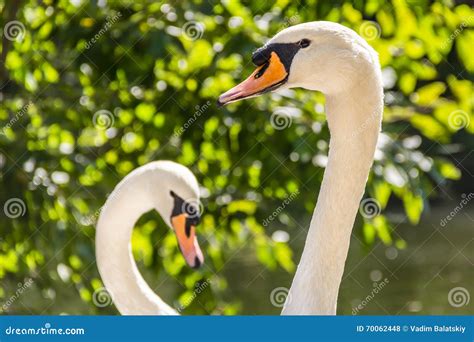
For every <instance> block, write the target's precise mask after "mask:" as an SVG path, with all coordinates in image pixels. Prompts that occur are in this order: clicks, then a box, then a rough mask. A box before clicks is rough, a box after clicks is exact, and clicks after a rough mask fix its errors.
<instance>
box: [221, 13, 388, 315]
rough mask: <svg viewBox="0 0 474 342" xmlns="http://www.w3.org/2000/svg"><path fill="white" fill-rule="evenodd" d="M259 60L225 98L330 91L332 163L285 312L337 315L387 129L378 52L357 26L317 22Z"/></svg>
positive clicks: (275, 43)
mask: <svg viewBox="0 0 474 342" xmlns="http://www.w3.org/2000/svg"><path fill="white" fill-rule="evenodd" d="M252 61H253V63H254V64H255V65H257V69H256V70H255V72H253V73H252V74H251V75H250V77H249V78H247V79H246V80H245V81H243V82H242V83H240V84H239V85H237V86H236V87H234V88H232V89H231V90H229V91H228V92H226V93H224V94H222V95H221V96H220V97H219V100H218V103H219V104H221V105H223V104H226V103H230V102H234V101H237V100H240V99H244V98H249V97H254V96H257V95H260V94H262V93H266V92H268V91H272V90H276V89H285V88H297V87H298V88H304V89H308V90H317V91H321V92H322V93H324V95H325V97H326V113H327V121H328V127H329V131H330V134H331V138H330V142H329V155H328V163H327V166H326V170H325V172H324V177H323V182H322V185H321V190H320V192H319V196H318V200H317V204H316V208H315V209H314V212H313V217H312V219H311V223H310V227H309V230H308V235H307V237H306V243H305V247H304V250H303V254H302V256H301V260H300V262H299V265H298V268H297V271H296V275H295V277H294V279H293V283H292V285H291V288H290V291H289V294H288V296H287V298H286V302H285V305H284V307H283V312H282V314H286V315H298V314H302V315H334V314H336V305H337V294H338V291H339V285H340V283H341V279H342V274H343V272H344V264H345V261H346V258H347V252H348V250H349V241H350V237H351V232H352V226H353V225H354V221H355V218H356V215H357V210H358V207H359V202H360V200H361V198H362V196H363V194H364V189H365V184H366V182H367V178H368V175H369V171H370V168H371V166H372V163H373V159H374V153H375V147H376V143H377V138H378V135H379V132H380V128H381V121H382V112H383V87H382V75H381V71H380V65H379V61H378V56H377V53H376V52H375V51H374V50H373V49H372V48H371V47H370V46H369V44H367V42H366V41H365V40H363V39H362V38H361V37H360V36H359V35H357V34H356V33H355V32H354V31H352V30H350V29H348V28H346V27H344V26H342V25H339V24H336V23H331V22H311V23H305V24H300V25H296V26H293V27H290V28H287V29H285V30H283V31H281V32H280V33H278V34H277V35H276V36H275V37H274V38H272V39H271V40H270V41H268V42H267V44H265V46H263V47H262V48H260V49H258V50H257V51H256V52H255V53H254V54H253V56H252Z"/></svg>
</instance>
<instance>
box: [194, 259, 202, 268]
mask: <svg viewBox="0 0 474 342" xmlns="http://www.w3.org/2000/svg"><path fill="white" fill-rule="evenodd" d="M199 267H201V261H200V260H199V259H198V257H194V266H193V268H199Z"/></svg>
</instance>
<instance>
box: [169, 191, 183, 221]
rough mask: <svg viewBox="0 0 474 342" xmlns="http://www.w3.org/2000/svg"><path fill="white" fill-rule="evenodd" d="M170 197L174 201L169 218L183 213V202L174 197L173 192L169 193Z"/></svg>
mask: <svg viewBox="0 0 474 342" xmlns="http://www.w3.org/2000/svg"><path fill="white" fill-rule="evenodd" d="M170 195H171V196H172V197H173V199H174V204H173V211H172V212H171V217H172V218H173V217H175V216H179V215H181V214H182V213H183V207H184V200H183V199H182V198H181V197H179V196H178V195H176V193H175V192H174V191H170Z"/></svg>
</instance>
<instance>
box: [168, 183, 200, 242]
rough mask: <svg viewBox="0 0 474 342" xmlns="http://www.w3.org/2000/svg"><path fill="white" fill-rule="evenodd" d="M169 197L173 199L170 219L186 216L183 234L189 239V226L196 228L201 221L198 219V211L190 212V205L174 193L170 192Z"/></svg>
mask: <svg viewBox="0 0 474 342" xmlns="http://www.w3.org/2000/svg"><path fill="white" fill-rule="evenodd" d="M170 195H171V196H172V197H173V199H174V204H173V211H172V212H171V218H173V217H175V216H179V215H182V214H187V216H186V226H185V229H186V230H185V232H186V236H187V237H190V236H191V226H197V225H198V224H199V222H200V221H201V218H200V217H199V210H198V209H195V210H194V211H191V204H189V203H186V201H185V200H183V199H182V198H181V197H179V196H178V195H177V194H176V193H175V192H174V191H170ZM187 211H189V212H187Z"/></svg>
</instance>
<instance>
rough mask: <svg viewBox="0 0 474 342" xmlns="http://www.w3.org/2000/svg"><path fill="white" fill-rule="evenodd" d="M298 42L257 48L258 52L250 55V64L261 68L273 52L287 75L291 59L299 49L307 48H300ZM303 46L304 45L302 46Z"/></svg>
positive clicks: (268, 60)
mask: <svg viewBox="0 0 474 342" xmlns="http://www.w3.org/2000/svg"><path fill="white" fill-rule="evenodd" d="M306 40H307V39H306ZM300 42H301V41H300ZM300 42H297V43H275V44H269V45H265V46H263V47H261V48H259V49H258V50H256V51H255V52H254V53H253V54H252V62H253V64H255V65H256V66H261V65H264V64H265V63H269V62H270V57H271V55H272V52H275V53H276V54H277V55H278V57H279V58H280V61H281V62H282V63H283V65H284V66H285V70H286V72H287V73H289V72H290V67H291V62H292V61H293V57H295V55H296V53H297V52H298V50H299V49H301V48H303V47H306V46H307V45H306V46H302V45H301V44H300ZM308 42H309V41H308ZM303 45H305V44H303ZM262 74H263V73H262Z"/></svg>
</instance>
